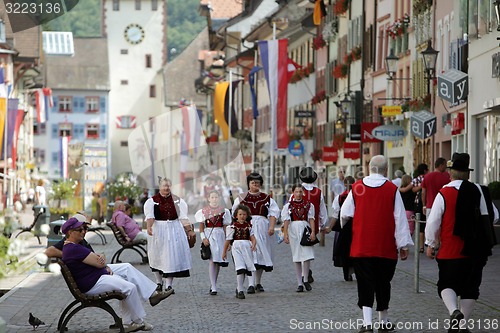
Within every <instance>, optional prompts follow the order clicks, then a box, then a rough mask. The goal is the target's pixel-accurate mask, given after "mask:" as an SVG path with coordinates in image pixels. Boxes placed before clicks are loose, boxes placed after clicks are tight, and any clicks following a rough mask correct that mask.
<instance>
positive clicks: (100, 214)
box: [91, 191, 106, 224]
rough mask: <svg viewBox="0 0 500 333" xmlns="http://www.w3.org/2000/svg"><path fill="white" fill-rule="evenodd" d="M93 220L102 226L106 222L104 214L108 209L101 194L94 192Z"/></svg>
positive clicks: (92, 204) (92, 203)
mask: <svg viewBox="0 0 500 333" xmlns="http://www.w3.org/2000/svg"><path fill="white" fill-rule="evenodd" d="M91 206H92V219H94V220H96V221H97V223H99V224H101V223H102V222H103V221H104V214H105V211H106V207H105V206H104V204H103V201H102V198H101V194H100V193H99V192H96V191H94V192H92V202H91Z"/></svg>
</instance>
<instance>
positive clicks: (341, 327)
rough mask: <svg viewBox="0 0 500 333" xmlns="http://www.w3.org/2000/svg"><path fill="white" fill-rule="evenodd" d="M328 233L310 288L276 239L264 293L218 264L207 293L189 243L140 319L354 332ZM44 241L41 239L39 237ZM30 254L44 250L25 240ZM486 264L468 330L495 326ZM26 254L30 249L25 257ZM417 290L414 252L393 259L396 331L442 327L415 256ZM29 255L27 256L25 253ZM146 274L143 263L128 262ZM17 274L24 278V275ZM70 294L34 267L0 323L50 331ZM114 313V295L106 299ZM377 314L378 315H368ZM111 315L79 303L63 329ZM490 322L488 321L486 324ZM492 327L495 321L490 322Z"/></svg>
mask: <svg viewBox="0 0 500 333" xmlns="http://www.w3.org/2000/svg"><path fill="white" fill-rule="evenodd" d="M105 234H106V237H107V240H108V244H107V245H104V246H103V245H100V242H99V239H98V237H97V236H96V235H92V234H89V235H88V236H87V238H88V239H89V240H90V241H91V243H92V246H93V247H94V249H95V250H96V252H104V253H105V254H106V256H107V258H111V256H112V254H113V253H114V251H115V250H116V249H117V248H118V244H117V243H116V241H115V240H114V238H112V237H113V236H112V234H111V231H109V230H107V231H106V232H105ZM332 240H333V234H330V235H328V236H327V239H326V246H325V247H319V246H318V245H316V246H315V255H316V260H314V262H313V264H312V269H313V271H314V278H315V282H314V283H313V284H312V287H313V290H312V291H310V292H303V293H297V292H295V289H296V287H297V286H296V284H295V274H294V268H293V265H292V262H291V253H290V248H289V246H288V245H286V244H284V243H282V244H276V253H275V254H276V256H275V257H276V260H275V269H274V271H273V272H272V273H264V276H263V281H262V284H263V286H264V288H265V290H266V291H265V292H263V293H257V294H254V295H246V299H244V300H239V299H236V298H235V293H234V290H235V288H236V275H235V272H234V266H233V265H232V264H231V265H230V266H229V267H227V268H222V269H221V273H220V276H219V283H218V295H217V296H210V295H209V294H208V292H209V288H210V283H209V280H208V267H207V262H204V261H202V260H201V259H200V255H199V239H198V242H197V244H196V246H195V247H194V248H193V249H192V257H193V269H192V270H191V277H190V278H185V279H175V280H174V289H175V294H174V295H172V296H171V297H169V298H168V299H166V300H165V301H163V302H162V303H160V304H159V305H158V306H156V307H154V308H153V307H151V306H150V305H149V304H145V305H144V306H145V309H146V312H147V318H146V320H147V321H148V322H150V323H151V324H153V325H154V326H155V329H154V331H155V332H162V333H163V332H188V331H189V332H216V331H220V332H229V331H237V332H292V331H302V332H313V331H316V332H357V331H358V328H357V326H356V320H358V319H359V318H361V311H360V310H359V308H358V307H357V306H356V302H357V293H356V282H344V281H343V278H342V270H341V269H339V268H335V267H333V265H332V261H331V252H332ZM42 241H43V242H46V238H45V237H44V238H42ZM29 243H30V244H31V246H32V247H33V249H34V250H33V252H37V251H38V252H39V251H42V250H43V248H41V247H39V246H38V245H35V243H37V242H36V238H34V237H32V238H31V240H30V241H29ZM494 252H495V254H494V256H493V257H491V259H490V262H489V264H488V265H487V267H486V269H485V272H484V278H483V284H482V289H481V297H480V301H479V303H478V304H477V306H476V309H475V311H474V314H473V319H474V321H471V322H470V325H471V327H474V329H472V332H498V331H499V328H498V325H500V323H499V321H500V293H499V290H500V274H499V272H500V246H497V247H496V248H495V251H494ZM31 257H32V255H31ZM420 258H421V259H422V260H421V261H420V271H421V279H420V291H421V292H420V293H415V291H414V278H413V267H414V266H413V253H412V254H411V255H410V259H409V260H407V261H406V262H399V263H398V268H397V271H396V274H395V277H394V279H393V284H392V286H393V287H392V300H391V309H390V312H389V313H390V318H391V320H392V321H393V322H399V323H401V324H404V325H405V326H406V328H400V329H398V330H397V332H446V331H447V330H446V329H445V328H444V325H445V320H446V319H448V317H449V316H448V315H447V311H446V308H445V307H444V305H443V304H442V302H441V300H440V299H439V297H438V295H437V293H436V286H435V282H436V280H437V266H436V263H435V262H434V261H432V260H429V259H427V258H426V257H424V256H422V255H421V256H420ZM122 259H124V260H127V261H128V260H130V261H131V262H132V263H138V262H139V258H138V256H137V255H136V254H135V252H133V251H126V252H125V255H124V256H123V258H122ZM27 260H34V259H27ZM135 267H137V268H138V269H140V270H141V271H142V272H143V273H144V274H146V275H147V276H149V277H151V278H152V274H151V272H150V270H149V267H148V266H144V265H139V264H135ZM23 278H24V276H23ZM71 301H73V297H72V296H71V294H70V292H69V290H68V289H67V287H66V284H65V282H64V280H63V278H62V276H57V275H54V274H53V273H47V272H43V270H41V269H35V270H34V271H33V272H32V273H31V274H29V275H28V276H27V277H26V278H24V279H23V280H22V281H21V282H20V283H19V284H18V285H17V286H16V287H15V288H14V289H12V290H11V291H10V292H9V293H7V294H6V295H5V296H3V297H1V298H0V316H1V317H2V318H3V319H4V320H5V321H6V323H7V332H12V333H14V332H29V331H31V330H32V328H31V326H29V324H28V314H29V312H33V314H34V315H35V316H37V317H39V318H40V319H41V320H43V321H44V322H45V325H42V326H40V327H39V328H38V330H37V331H38V332H56V328H57V321H58V319H59V315H60V313H61V311H62V310H63V309H64V308H65V307H66V306H67V305H68V304H69V303H70V302H71ZM111 304H112V306H113V307H114V308H115V309H116V310H117V313H118V314H119V313H120V312H119V304H118V302H117V301H112V302H111ZM374 319H377V318H374ZM112 323H113V320H112V318H111V316H110V315H108V314H107V313H106V312H105V311H103V310H101V309H95V308H91V309H85V310H82V311H81V312H79V313H78V314H77V315H76V316H74V317H73V318H72V319H71V321H70V322H69V332H94V333H99V332H117V330H109V329H108V326H109V325H110V324H112ZM488 325H489V326H488ZM495 325H496V326H495Z"/></svg>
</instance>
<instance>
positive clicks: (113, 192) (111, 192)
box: [106, 172, 143, 206]
mask: <svg viewBox="0 0 500 333" xmlns="http://www.w3.org/2000/svg"><path fill="white" fill-rule="evenodd" d="M106 192H107V194H108V201H109V202H114V201H115V200H123V201H128V203H129V204H130V205H132V206H133V205H134V201H135V199H137V198H138V197H139V196H140V195H141V194H142V192H143V188H142V187H141V186H139V182H138V181H137V177H136V176H135V175H134V174H132V173H130V172H124V173H121V174H119V175H118V176H117V177H116V179H112V180H110V181H109V182H108V183H107V184H106Z"/></svg>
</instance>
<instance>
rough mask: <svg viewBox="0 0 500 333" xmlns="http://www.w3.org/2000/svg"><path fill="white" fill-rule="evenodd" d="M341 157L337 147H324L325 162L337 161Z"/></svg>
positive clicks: (323, 158)
mask: <svg viewBox="0 0 500 333" xmlns="http://www.w3.org/2000/svg"><path fill="white" fill-rule="evenodd" d="M338 159H339V151H338V149H337V148H336V147H326V146H324V147H323V157H322V160H323V162H333V163H337V160H338Z"/></svg>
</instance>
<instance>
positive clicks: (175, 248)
mask: <svg viewBox="0 0 500 333" xmlns="http://www.w3.org/2000/svg"><path fill="white" fill-rule="evenodd" d="M148 258H149V266H151V268H153V269H156V270H159V271H161V272H163V273H164V274H172V273H177V272H183V271H189V270H190V269H191V251H190V249H189V244H188V241H187V237H186V232H185V231H184V227H183V226H182V223H181V222H180V221H179V220H175V221H158V220H155V222H154V223H153V236H149V235H148Z"/></svg>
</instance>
